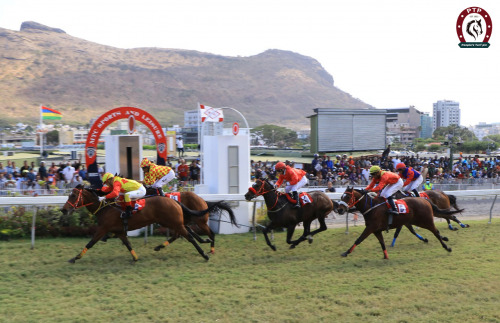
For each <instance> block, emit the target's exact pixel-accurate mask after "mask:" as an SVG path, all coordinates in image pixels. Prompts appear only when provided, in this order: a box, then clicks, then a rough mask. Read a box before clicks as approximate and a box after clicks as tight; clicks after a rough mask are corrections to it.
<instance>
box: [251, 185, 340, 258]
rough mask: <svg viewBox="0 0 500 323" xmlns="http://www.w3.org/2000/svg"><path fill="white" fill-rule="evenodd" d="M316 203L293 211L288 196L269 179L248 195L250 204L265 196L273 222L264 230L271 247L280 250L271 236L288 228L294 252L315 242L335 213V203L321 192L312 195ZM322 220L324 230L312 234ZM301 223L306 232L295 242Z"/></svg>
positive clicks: (253, 186) (268, 212) (287, 237)
mask: <svg viewBox="0 0 500 323" xmlns="http://www.w3.org/2000/svg"><path fill="white" fill-rule="evenodd" d="M309 194H310V195H311V198H312V203H310V204H306V205H304V206H302V207H300V208H293V204H291V203H290V202H289V201H288V199H287V197H286V196H285V194H284V193H281V192H279V191H277V190H276V189H275V188H274V185H272V184H271V183H269V182H268V181H267V180H262V179H258V180H256V182H255V183H254V184H253V185H252V186H251V187H250V188H249V189H248V192H247V193H246V194H245V199H246V200H247V201H250V200H252V199H253V198H256V197H257V196H261V195H262V196H263V197H264V201H265V202H266V207H267V216H268V217H269V220H271V222H270V223H269V224H268V225H267V226H266V227H265V228H264V229H263V230H262V232H263V233H264V237H265V238H266V243H267V245H268V246H269V247H270V248H271V249H273V250H274V251H276V246H274V245H273V244H271V241H270V240H269V237H268V233H269V232H270V231H271V230H273V229H275V228H282V227H285V228H286V229H287V233H286V242H287V243H288V244H290V249H292V248H295V247H296V246H297V245H298V244H299V243H301V242H302V241H304V240H309V243H312V237H313V236H314V235H315V234H316V233H319V232H321V231H325V230H326V223H325V218H326V216H327V215H328V214H329V213H330V212H331V211H332V210H333V202H332V201H331V200H330V199H329V198H328V196H327V195H326V194H325V193H323V192H319V191H314V192H309ZM315 219H318V221H319V224H320V227H319V229H316V230H314V231H312V232H311V222H312V221H314V220H315ZM300 222H303V224H304V233H303V234H302V236H300V237H299V238H298V239H297V240H293V241H292V236H293V232H294V231H295V227H296V226H297V224H299V223H300Z"/></svg>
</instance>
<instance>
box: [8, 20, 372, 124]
mask: <svg viewBox="0 0 500 323" xmlns="http://www.w3.org/2000/svg"><path fill="white" fill-rule="evenodd" d="M0 48H2V55H1V56H0V93H2V100H0V112H1V113H2V116H3V117H4V118H7V119H12V120H16V121H23V122H37V121H38V119H39V110H38V108H39V106H40V105H41V104H43V105H46V106H48V107H52V108H55V109H58V110H60V111H61V112H62V113H63V116H64V118H63V121H64V122H65V123H73V124H86V123H88V122H89V120H90V119H91V118H92V117H98V116H99V115H100V114H102V113H104V112H105V111H107V110H109V109H111V108H115V107H119V106H135V107H139V108H142V109H145V110H147V111H148V112H150V113H152V114H153V115H154V116H155V117H156V118H157V119H158V120H159V121H160V122H161V123H162V124H165V125H171V124H181V125H182V124H183V123H184V122H183V120H184V111H188V110H194V109H196V107H197V104H198V102H200V103H203V104H206V105H209V106H213V107H223V106H230V107H233V108H236V109H238V110H239V111H241V112H242V113H243V114H244V115H245V117H246V118H247V119H248V121H249V122H250V126H251V127H255V126H259V125H262V124H266V123H279V124H280V125H282V126H289V127H293V128H295V129H298V128H307V127H308V125H309V120H308V119H307V118H306V117H307V116H309V115H312V114H313V109H315V108H342V109H363V108H372V107H371V106H369V105H368V104H366V103H364V102H362V101H360V100H358V99H356V98H353V97H352V96H351V95H350V94H348V93H346V92H343V91H341V90H340V89H338V88H336V87H335V86H334V80H333V77H332V76H331V75H330V74H329V73H328V72H327V71H326V70H325V69H324V68H323V67H322V66H321V64H320V63H319V62H318V61H316V60H315V59H314V58H311V57H307V56H303V55H300V54H298V53H293V52H289V51H282V50H273V49H271V50H267V51H265V52H263V53H261V54H258V55H255V56H250V57H227V56H221V55H213V54H209V53H202V52H198V51H192V50H181V49H163V48H134V49H120V48H114V47H110V46H105V45H101V44H97V43H93V42H90V41H86V40H83V39H79V38H76V37H73V36H70V35H68V34H66V33H65V32H64V31H63V30H61V29H57V28H51V27H47V26H43V25H41V24H38V23H35V22H25V23H23V24H22V26H21V30H20V31H12V30H8V29H3V28H0ZM227 117H228V118H231V115H229V116H227ZM234 117H235V118H236V117H237V116H234Z"/></svg>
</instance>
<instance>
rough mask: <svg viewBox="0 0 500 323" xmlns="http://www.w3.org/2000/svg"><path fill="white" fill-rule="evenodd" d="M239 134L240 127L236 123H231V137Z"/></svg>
mask: <svg viewBox="0 0 500 323" xmlns="http://www.w3.org/2000/svg"><path fill="white" fill-rule="evenodd" d="M238 132H240V125H239V124H238V122H235V123H233V135H235V136H236V135H237V134H238Z"/></svg>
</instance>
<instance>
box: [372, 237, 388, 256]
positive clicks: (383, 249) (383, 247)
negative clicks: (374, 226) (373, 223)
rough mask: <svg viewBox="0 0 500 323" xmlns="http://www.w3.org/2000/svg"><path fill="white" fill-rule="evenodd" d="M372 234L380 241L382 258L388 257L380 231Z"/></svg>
mask: <svg viewBox="0 0 500 323" xmlns="http://www.w3.org/2000/svg"><path fill="white" fill-rule="evenodd" d="M373 234H374V235H375V236H376V237H377V239H378V242H380V246H381V247H382V251H383V252H384V259H389V255H388V254H387V249H386V248H385V242H384V236H383V235H382V231H377V232H375V233H373Z"/></svg>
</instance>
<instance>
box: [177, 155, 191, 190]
mask: <svg viewBox="0 0 500 323" xmlns="http://www.w3.org/2000/svg"><path fill="white" fill-rule="evenodd" d="M179 161H180V164H178V167H177V174H178V176H179V180H180V181H181V185H182V186H185V185H186V183H187V181H188V179H189V166H188V165H186V161H185V160H184V159H180V160H179Z"/></svg>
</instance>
